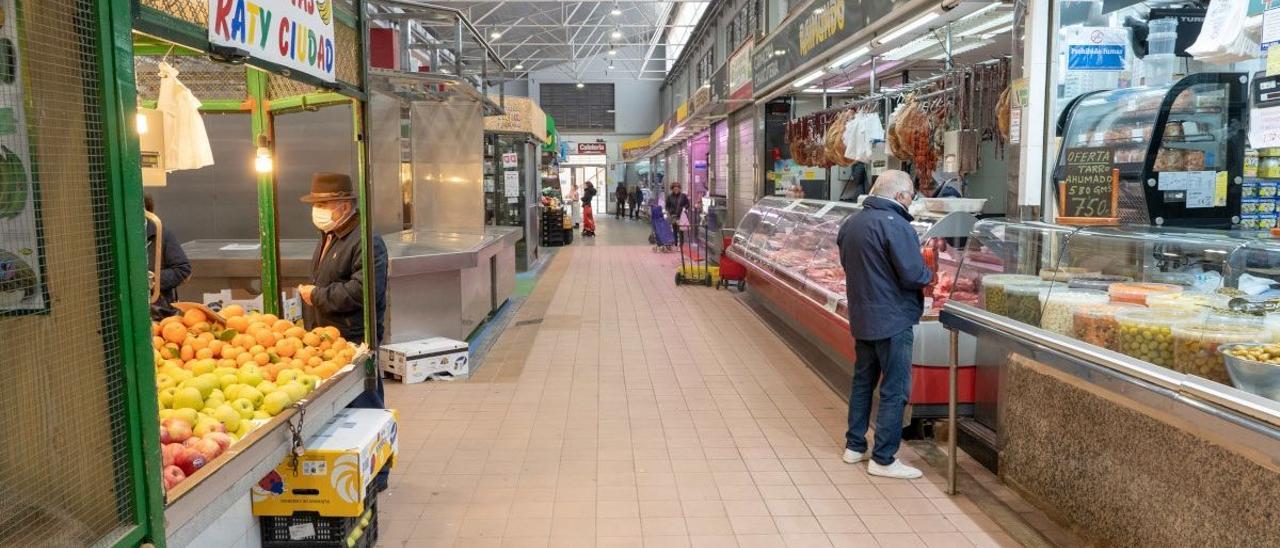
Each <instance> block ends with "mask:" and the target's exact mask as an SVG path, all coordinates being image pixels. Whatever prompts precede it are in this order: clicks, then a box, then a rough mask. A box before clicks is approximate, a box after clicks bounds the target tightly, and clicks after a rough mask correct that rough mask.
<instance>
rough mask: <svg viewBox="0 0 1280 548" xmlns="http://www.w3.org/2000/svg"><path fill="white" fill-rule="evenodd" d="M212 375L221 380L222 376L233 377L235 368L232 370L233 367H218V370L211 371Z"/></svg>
mask: <svg viewBox="0 0 1280 548" xmlns="http://www.w3.org/2000/svg"><path fill="white" fill-rule="evenodd" d="M213 374H214V375H217V376H218V378H219V379H221V378H222V376H223V375H235V374H236V368H234V367H219V368H217V369H214V370H213Z"/></svg>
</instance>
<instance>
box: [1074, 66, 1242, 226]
mask: <svg viewBox="0 0 1280 548" xmlns="http://www.w3.org/2000/svg"><path fill="white" fill-rule="evenodd" d="M1247 82H1248V78H1247V76H1246V75H1245V74H1243V73H1204V74H1193V75H1190V76H1187V77H1185V78H1183V79H1181V80H1179V81H1177V82H1175V83H1173V84H1171V85H1168V86H1159V87H1136V88H1126V89H1116V90H1103V91H1094V92H1090V93H1085V94H1083V95H1080V96H1078V97H1076V98H1075V99H1073V100H1072V101H1071V102H1070V103H1069V104H1068V105H1067V108H1066V109H1064V110H1063V112H1062V114H1061V115H1059V118H1058V124H1057V136H1058V137H1060V138H1061V139H1062V141H1061V142H1062V146H1061V147H1060V148H1059V150H1058V155H1057V161H1056V165H1055V167H1054V172H1053V180H1054V183H1055V184H1054V185H1053V188H1054V190H1055V192H1059V193H1060V191H1061V186H1062V181H1063V179H1064V178H1065V176H1066V172H1067V170H1066V161H1067V154H1068V153H1069V152H1071V151H1073V150H1078V149H1080V148H1085V147H1088V148H1094V147H1105V148H1109V149H1111V150H1112V151H1114V152H1113V154H1114V157H1113V162H1114V163H1113V167H1114V168H1115V169H1117V170H1119V177H1120V199H1119V215H1118V217H1119V218H1120V221H1121V222H1122V223H1126V224H1142V225H1157V226H1159V225H1164V226H1184V227H1197V228H1213V229H1228V228H1232V226H1234V225H1239V224H1240V223H1241V220H1242V219H1241V217H1240V214H1241V212H1240V205H1241V188H1242V183H1243V173H1244V143H1245V133H1246V128H1247V125H1246V124H1245V123H1244V121H1245V119H1246V114H1247V108H1248V104H1247V95H1248V93H1247V86H1248V84H1247ZM1192 172H1195V173H1199V174H1202V175H1205V176H1207V179H1205V178H1203V177H1202V178H1199V180H1201V181H1203V182H1204V184H1213V185H1214V187H1213V188H1211V189H1208V190H1210V191H1212V192H1214V194H1215V196H1214V203H1213V205H1212V206H1209V207H1197V206H1198V205H1199V204H1196V203H1195V202H1194V201H1193V202H1192V203H1191V204H1190V205H1191V206H1192V207H1188V205H1189V203H1188V201H1187V196H1188V192H1189V191H1191V190H1193V189H1188V188H1187V186H1186V181H1187V180H1188V177H1186V176H1179V177H1174V176H1171V175H1170V174H1173V173H1184V174H1189V173H1192ZM1218 181H1221V183H1219V182H1218ZM1058 198H1059V199H1061V195H1060V194H1059V195H1058ZM1061 214H1062V215H1069V212H1061ZM1253 228H1257V227H1256V226H1255V227H1253Z"/></svg>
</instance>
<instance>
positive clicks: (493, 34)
mask: <svg viewBox="0 0 1280 548" xmlns="http://www.w3.org/2000/svg"><path fill="white" fill-rule="evenodd" d="M489 38H492V39H494V40H497V39H499V38H502V33H501V32H498V31H496V30H495V31H491V32H490V33H489Z"/></svg>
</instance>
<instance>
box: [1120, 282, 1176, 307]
mask: <svg viewBox="0 0 1280 548" xmlns="http://www.w3.org/2000/svg"><path fill="white" fill-rule="evenodd" d="M1180 292H1182V286H1178V285H1173V284H1157V283H1142V282H1130V283H1118V284H1111V286H1110V287H1108V288H1107V293H1109V294H1110V295H1111V302H1113V303H1133V304H1147V297H1149V296H1151V295H1153V294H1159V293H1180Z"/></svg>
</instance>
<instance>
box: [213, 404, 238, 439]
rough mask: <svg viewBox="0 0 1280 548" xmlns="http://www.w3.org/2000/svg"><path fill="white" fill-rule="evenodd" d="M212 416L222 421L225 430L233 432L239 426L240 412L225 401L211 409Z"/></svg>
mask: <svg viewBox="0 0 1280 548" xmlns="http://www.w3.org/2000/svg"><path fill="white" fill-rule="evenodd" d="M213 418H214V420H217V421H218V422H220V423H222V426H223V427H225V428H226V430H224V431H225V432H235V431H236V429H238V428H240V412H239V411H236V410H235V409H234V408H232V407H231V406H230V405H227V404H225V403H224V404H222V405H219V406H218V407H217V409H214V410H213Z"/></svg>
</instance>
